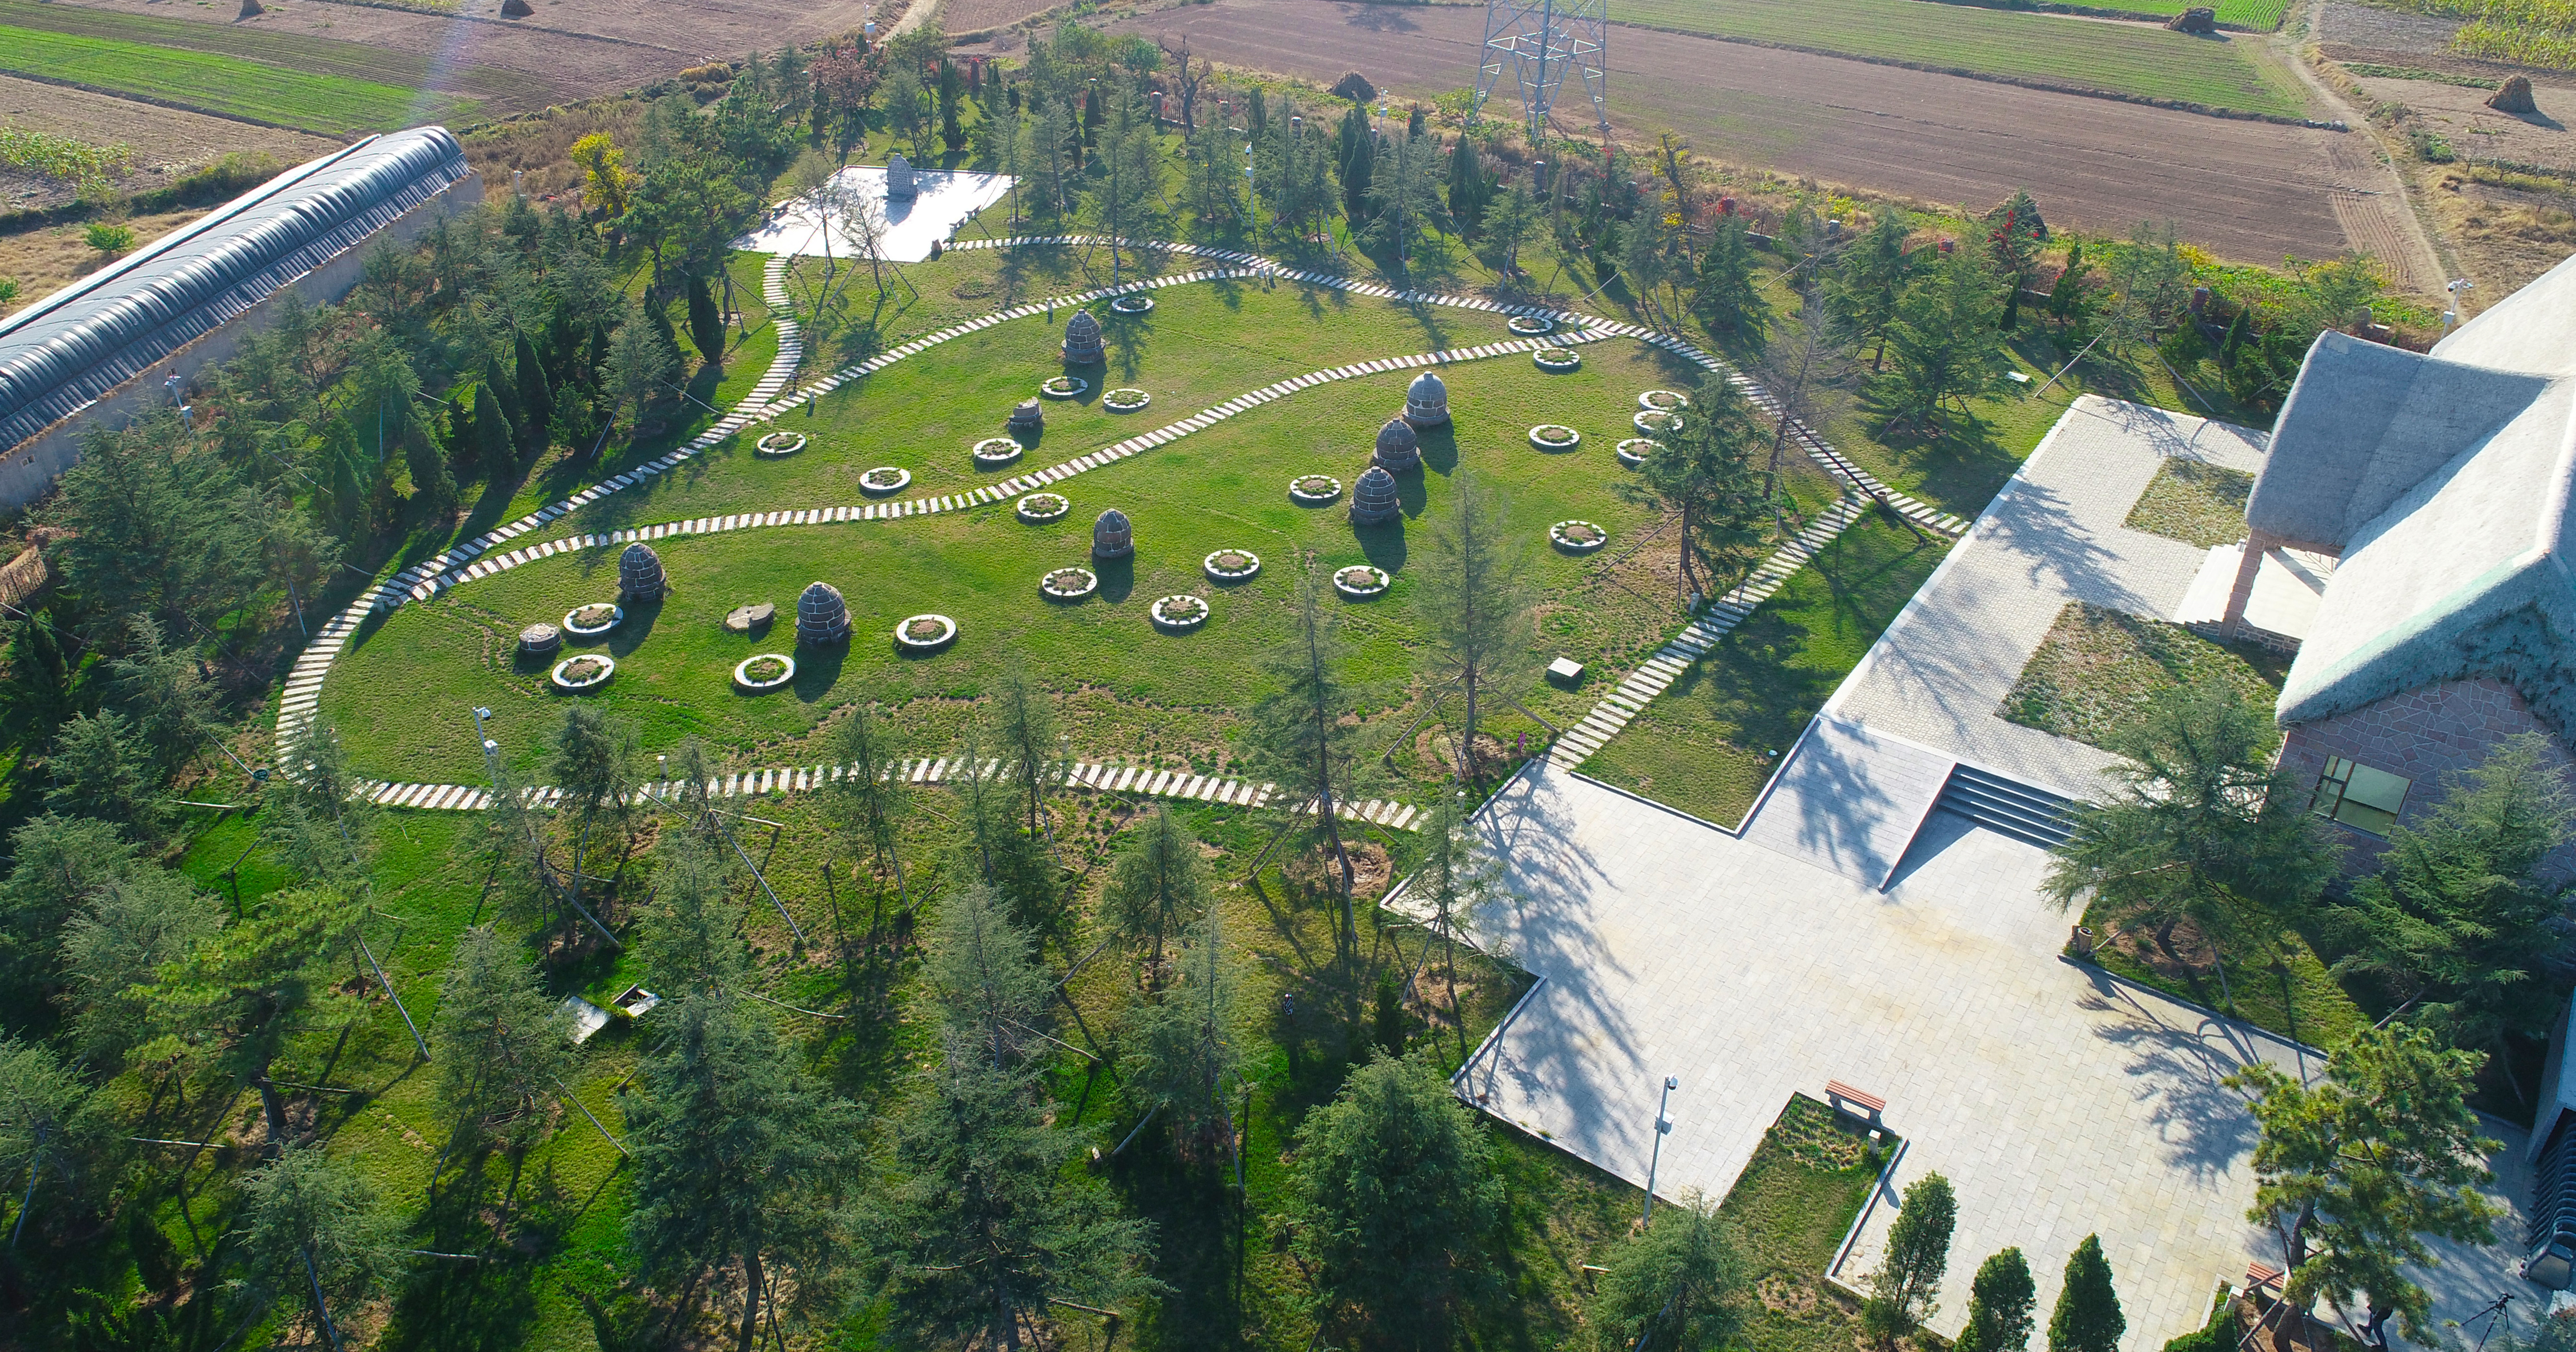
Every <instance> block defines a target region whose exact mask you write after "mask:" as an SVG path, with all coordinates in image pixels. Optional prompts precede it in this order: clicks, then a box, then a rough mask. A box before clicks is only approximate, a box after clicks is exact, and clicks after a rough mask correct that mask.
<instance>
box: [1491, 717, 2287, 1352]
mask: <svg viewBox="0 0 2576 1352" xmlns="http://www.w3.org/2000/svg"><path fill="white" fill-rule="evenodd" d="M1482 821H1483V825H1484V829H1485V831H1486V832H1487V834H1488V837H1489V839H1490V840H1491V841H1492V842H1493V844H1494V846H1495V848H1496V849H1497V850H1498V851H1499V852H1500V853H1501V855H1502V857H1503V858H1504V859H1505V860H1506V861H1507V862H1508V866H1509V871H1510V880H1511V883H1512V887H1513V890H1514V892H1515V893H1516V894H1517V895H1516V897H1515V898H1514V899H1513V900H1511V901H1509V902H1505V903H1499V904H1497V905H1496V906H1495V907H1494V908H1492V909H1491V911H1490V912H1489V913H1488V914H1486V915H1485V916H1483V917H1481V918H1480V924H1481V927H1482V933H1481V934H1480V936H1479V938H1480V940H1481V941H1482V942H1484V943H1486V944H1488V945H1490V946H1492V947H1495V948H1497V949H1500V950H1502V951H1506V952H1508V953H1509V954H1510V955H1511V956H1512V958H1513V959H1514V960H1515V961H1517V962H1518V963H1519V964H1521V965H1522V966H1523V967H1524V968H1526V969H1527V970H1529V971H1531V972H1533V973H1535V974H1537V975H1538V976H1540V977H1542V978H1544V980H1543V982H1542V984H1540V985H1539V986H1538V988H1537V989H1536V990H1535V991H1534V992H1533V993H1532V994H1531V996H1530V997H1529V999H1528V1000H1527V1001H1526V1003H1525V1004H1524V1005H1523V1006H1522V1008H1521V1009H1520V1010H1519V1011H1518V1012H1517V1014H1516V1015H1515V1016H1514V1017H1513V1018H1512V1019H1511V1020H1510V1021H1509V1022H1508V1023H1507V1024H1506V1025H1505V1027H1504V1028H1503V1030H1502V1032H1501V1033H1500V1035H1499V1036H1498V1038H1497V1039H1496V1040H1495V1041H1494V1043H1493V1044H1492V1045H1491V1046H1489V1048H1488V1049H1487V1050H1486V1052H1485V1053H1484V1055H1483V1056H1482V1058H1480V1060H1479V1061H1477V1062H1476V1063H1475V1064H1473V1065H1471V1066H1470V1068H1469V1070H1468V1071H1467V1073H1466V1075H1465V1077H1464V1078H1463V1079H1462V1081H1461V1086H1460V1087H1461V1089H1462V1090H1463V1091H1465V1092H1467V1093H1468V1094H1469V1095H1470V1097H1471V1098H1476V1099H1479V1100H1480V1102H1481V1106H1483V1107H1484V1108H1485V1109H1486V1110H1487V1111H1489V1112H1491V1113H1493V1114H1495V1115H1496V1116H1498V1117H1501V1118H1503V1119H1505V1120H1507V1121H1510V1122H1512V1123H1515V1124H1517V1125H1519V1126H1520V1127H1521V1128H1522V1129H1524V1130H1527V1131H1530V1132H1533V1133H1539V1134H1543V1135H1544V1136H1545V1137H1546V1138H1547V1139H1549V1140H1551V1141H1553V1142H1554V1143H1555V1144H1556V1145H1558V1146H1560V1147H1562V1148H1564V1149H1566V1150H1569V1151H1571V1152H1573V1153H1574V1154H1575V1155H1577V1156H1579V1157H1581V1158H1583V1159H1585V1160H1588V1161H1590V1162H1591V1163H1593V1164H1595V1165H1598V1166H1600V1167H1601V1168H1603V1169H1606V1170H1608V1171H1609V1172H1611V1173H1613V1174H1615V1175H1617V1176H1619V1177H1621V1178H1624V1179H1627V1180H1628V1181H1630V1182H1632V1183H1637V1184H1641V1185H1642V1184H1643V1183H1644V1182H1645V1180H1646V1170H1647V1162H1648V1154H1649V1150H1650V1147H1651V1145H1652V1142H1653V1130H1652V1124H1653V1122H1654V1117H1655V1104H1656V1099H1657V1096H1658V1093H1659V1088H1660V1086H1661V1084H1662V1079H1663V1077H1664V1076H1666V1075H1674V1076H1678V1077H1679V1078H1680V1080H1681V1087H1680V1089H1679V1090H1678V1091H1677V1092H1675V1093H1674V1095H1673V1099H1672V1122H1673V1129H1672V1132H1671V1134H1670V1135H1669V1136H1668V1137H1666V1139H1665V1141H1664V1147H1663V1155H1662V1161H1661V1165H1660V1169H1659V1172H1658V1177H1657V1182H1656V1192H1657V1193H1658V1194H1659V1195H1661V1196H1664V1197H1667V1198H1672V1197H1678V1196H1680V1195H1682V1194H1683V1193H1686V1192H1689V1191H1692V1190H1697V1191H1700V1192H1702V1193H1705V1194H1706V1195H1708V1196H1710V1197H1712V1198H1714V1197H1718V1196H1722V1195H1723V1194H1724V1193H1725V1192H1726V1191H1727V1189H1728V1188H1729V1187H1731V1186H1732V1185H1733V1184H1734V1182H1735V1178H1736V1175H1737V1174H1738V1173H1740V1172H1741V1171H1742V1170H1743V1167H1744V1165H1745V1162H1746V1161H1747V1160H1748V1159H1749V1158H1750V1157H1751V1156H1752V1153H1753V1150H1754V1147H1755V1146H1756V1145H1757V1144H1759V1143H1760V1141H1761V1139H1762V1133H1763V1131H1764V1130H1765V1129H1766V1128H1767V1127H1768V1126H1769V1125H1770V1124H1771V1122H1772V1120H1773V1119H1774V1118H1776V1117H1777V1116H1778V1115H1779V1112H1780V1109H1781V1106H1782V1105H1783V1104H1784V1103H1785V1102H1786V1101H1787V1100H1788V1098H1789V1096H1790V1095H1791V1094H1793V1093H1799V1092H1804V1093H1806V1094H1809V1095H1812V1096H1816V1097H1819V1098H1821V1097H1822V1096H1823V1094H1824V1088H1825V1082H1826V1081H1827V1080H1829V1079H1832V1080H1842V1081H1844V1082H1846V1083H1848V1084H1852V1085H1855V1086H1857V1087H1859V1088H1861V1089H1863V1090H1866V1091H1868V1092H1870V1093H1874V1094H1877V1095H1880V1096H1882V1097H1884V1098H1886V1099H1887V1100H1888V1108H1887V1112H1886V1118H1885V1120H1886V1123H1887V1125H1888V1127H1889V1128H1890V1129H1892V1130H1894V1131H1895V1132H1897V1133H1898V1134H1899V1135H1902V1136H1905V1137H1907V1138H1908V1139H1909V1141H1910V1142H1911V1144H1910V1146H1909V1149H1908V1152H1907V1154H1906V1155H1905V1157H1904V1159H1903V1160H1902V1162H1901V1164H1900V1166H1899V1169H1898V1172H1897V1176H1896V1178H1895V1179H1894V1180H1893V1185H1894V1186H1895V1187H1896V1188H1899V1189H1901V1188H1902V1187H1903V1186H1904V1184H1905V1183H1907V1182H1908V1181H1910V1180H1911V1179H1913V1178H1916V1177H1920V1176H1921V1175H1922V1174H1924V1173H1927V1172H1930V1171H1933V1170H1938V1171H1940V1172H1941V1173H1943V1174H1946V1175H1948V1176H1949V1178H1950V1179H1951V1181H1952V1183H1953V1184H1954V1185H1955V1186H1956V1188H1957V1190H1958V1194H1959V1225H1958V1231H1957V1239H1956V1241H1955V1242H1954V1243H1953V1245H1952V1247H1951V1268H1950V1273H1949V1277H1948V1279H1947V1280H1946V1281H1945V1282H1944V1283H1943V1290H1944V1292H1945V1297H1944V1299H1943V1301H1942V1308H1941V1312H1940V1314H1939V1315H1938V1316H1937V1317H1936V1318H1935V1319H1934V1320H1933V1321H1932V1323H1933V1328H1934V1329H1935V1330H1936V1331H1938V1332H1940V1333H1942V1334H1944V1335H1945V1336H1955V1335H1956V1334H1957V1333H1958V1331H1959V1329H1960V1327H1961V1323H1962V1320H1963V1318H1964V1316H1965V1314H1966V1310H1967V1289H1968V1281H1969V1278H1970V1277H1971V1276H1972V1275H1973V1274H1974V1272H1975V1270H1976V1265H1977V1264H1978V1263H1979V1262H1981V1261H1982V1260H1983V1259H1984V1258H1985V1256H1986V1255H1987V1254H1989V1253H1992V1252H1994V1251H1995V1250H1997V1249H2000V1248H2003V1247H2005V1246H2007V1245H2019V1246H2020V1247H2021V1248H2022V1250H2023V1252H2024V1253H2026V1254H2028V1255H2029V1256H2030V1260H2031V1267H2032V1269H2033V1271H2034V1274H2035V1275H2036V1276H2037V1277H2038V1279H2039V1284H2040V1302H2041V1303H2040V1309H2041V1310H2042V1311H2043V1313H2044V1312H2045V1311H2046V1310H2048V1309H2049V1308H2050V1306H2051V1303H2052V1302H2054V1301H2055V1299H2056V1293H2057V1285H2058V1279H2059V1271H2060V1269H2061V1268H2062V1267H2063V1265H2064V1263H2065V1257H2066V1254H2067V1252H2068V1251H2069V1250H2071V1249H2072V1248H2073V1247H2074V1246H2075V1244H2076V1243H2077V1242H2079V1241H2080V1240H2082V1239H2083V1238H2084V1236H2085V1235H2086V1234H2088V1233H2093V1232H2099V1233H2100V1234H2101V1236H2102V1240H2103V1244H2104V1247H2105V1250H2106V1252H2108V1254H2109V1255H2110V1257H2111V1261H2112V1264H2113V1267H2114V1269H2115V1271H2116V1274H2117V1282H2118V1287H2119V1292H2120V1298H2121V1302H2122V1304H2123V1305H2124V1306H2125V1307H2126V1309H2127V1312H2128V1318H2129V1331H2128V1337H2127V1339H2126V1340H2125V1341H2124V1343H2123V1347H2124V1348H2126V1349H2130V1352H2137V1350H2138V1349H2153V1348H2158V1347H2161V1346H2162V1345H2163V1344H2164V1342H2165V1341H2166V1340H2167V1339H2169V1338H2172V1337H2174V1336H2175V1335H2177V1334H2180V1333H2183V1332H2185V1331H2187V1330H2189V1329H2191V1328H2194V1327H2197V1326H2198V1325H2199V1324H2200V1323H2201V1321H2202V1320H2203V1318H2204V1317H2205V1316H2206V1313H2207V1311H2208V1308H2209V1305H2208V1302H2209V1298H2210V1293H2211V1290H2212V1289H2213V1287H2214V1284H2215V1283H2216V1282H2218V1281H2219V1280H2220V1279H2222V1278H2226V1279H2231V1280H2238V1281H2241V1280H2242V1279H2243V1276H2244V1272H2245V1265H2246V1261H2247V1259H2248V1258H2249V1257H2254V1256H2258V1255H2261V1254H2263V1253H2264V1252H2266V1251H2267V1250H2268V1249H2269V1248H2270V1247H2272V1246H2270V1245H2269V1243H2268V1242H2267V1241H2265V1240H2264V1238H2263V1237H2262V1235H2261V1234H2260V1233H2259V1232H2257V1231H2256V1230H2255V1229H2254V1228H2253V1227H2251V1226H2250V1225H2248V1224H2247V1222H2246V1221H2245V1220H2244V1211H2245V1208H2246V1206H2247V1205H2248V1203H2250V1202H2251V1200H2252V1197H2253V1188H2254V1183H2253V1177H2252V1174H2251V1172H2250V1171H2249V1169H2248V1168H2247V1166H2246V1159H2247V1156H2248V1155H2249V1153H2250V1152H2251V1150H2252V1149H2253V1145H2254V1139H2255V1132H2254V1124H2253V1121H2252V1119H2251V1118H2250V1117H2249V1116H2248V1115H2247V1114H2246V1113H2245V1111H2244V1108H2243V1106H2242V1104H2241V1102H2240V1100H2239V1099H2238V1097H2237V1095H2236V1094H2235V1093H2234V1092H2233V1091H2231V1090H2228V1089H2227V1088H2225V1087H2224V1086H2222V1085H2221V1084H2219V1082H2218V1081H2219V1080H2220V1078H2221V1077H2223V1076H2224V1075H2226V1074H2227V1073H2228V1072H2230V1071H2231V1070H2233V1069H2235V1068H2237V1067H2238V1066H2241V1065H2243V1064H2245V1063H2246V1061H2247V1060H2248V1058H2250V1057H2256V1056H2259V1057H2262V1058H2264V1059H2266V1060H2270V1061H2272V1062H2274V1063H2276V1064H2279V1065H2282V1066H2284V1067H2287V1068H2290V1069H2292V1070H2293V1071H2294V1072H2295V1071H2296V1069H2297V1068H2298V1066H2299V1064H2300V1060H2301V1058H2300V1055H2299V1053H2298V1051H2297V1049H2295V1048H2294V1047H2292V1046H2291V1045H2290V1044H2288V1043H2285V1042H2283V1041H2281V1040H2279V1039H2276V1038H2273V1037H2271V1036H2269V1035H2266V1034H2263V1033H2261V1032H2259V1031H2256V1030H2253V1029H2250V1028H2248V1027H2245V1026H2243V1025H2240V1024H2235V1023H2231V1022H2226V1021H2222V1020H2218V1019H2216V1018H2214V1017H2212V1016H2210V1015H2208V1014H2206V1013H2205V1012H2204V1011H2201V1010H2198V1009H2195V1008H2193V1007H2191V1006H2188V1005H2184V1004H2180V1003H2177V1002H2175V1001H2171V1000H2168V999H2166V998H2164V997H2162V996H2159V995H2156V994H2153V993H2151V992H2146V991H2142V990H2139V989H2137V988H2135V987H2132V986H2129V985H2127V984H2125V983H2121V982H2119V981H2116V980H2115V979H2113V978H2111V977H2109V976H2106V975H2104V974H2103V973H2101V972H2099V971H2097V970H2095V969H2092V968H2087V967H2083V966H2079V965H2076V964H2073V963H2069V962H2066V961H2063V960H2061V959H2060V958H2059V957H2058V956H2057V954H2058V949H2059V946H2060V945H2061V944H2062V943H2063V942H2064V939H2065V936H2066V932H2067V931H2066V925H2067V922H2066V920H2065V919H2064V918H2063V917H2062V916H2060V915H2058V914H2057V913H2056V912H2054V911H2052V910H2050V909H2049V908H2048V907H2047V906H2045V905H2044V904H2043V903H2042V902H2041V901H2039V900H2038V894H2037V884H2038V882H2039V879H2040V875H2041V873H2042V872H2043V871H2044V870H2045V868H2046V866H2047V855H2046V854H2045V853H2044V852H2043V851H2041V850H2039V849H2038V848H2036V847H2034V846H2030V845H2025V844H2022V843H2020V842H2018V841H2015V840H2012V839H2009V838H2007V837H2004V836H2001V835H1998V834H1996V833H1994V832H1991V831H1987V830H1983V829H1979V828H1976V827H1973V826H1971V825H1970V824H1969V823H1968V822H1967V821H1965V819H1963V818H1959V817H1956V816H1953V815H1950V814H1947V813H1940V814H1935V815H1934V817H1933V818H1932V819H1931V821H1930V822H1928V823H1927V824H1926V825H1925V827H1924V830H1923V832H1922V834H1921V836H1920V837H1919V838H1918V839H1917V841H1916V843H1915V846H1914V848H1913V850H1912V851H1911V852H1910V853H1909V854H1908V855H1907V856H1906V858H1905V860H1904V862H1903V863H1902V864H1901V865H1900V866H1899V868H1898V869H1897V873H1896V877H1895V879H1894V881H1893V883H1892V884H1891V885H1890V886H1889V888H1888V889H1887V890H1886V891H1885V892H1881V891H1878V890H1877V889H1876V888H1874V887H1872V886H1870V885H1867V884H1864V883H1861V882H1857V881H1853V880H1850V879H1847V878H1845V877H1842V876H1838V875H1837V874H1835V873H1833V872H1829V871H1827V870H1825V869H1822V868H1818V867H1815V866H1813V865H1811V864H1808V863H1804V862H1801V861H1799V860H1797V859H1793V858H1791V857H1789V856H1788V855H1785V854H1781V853H1777V852H1774V851H1772V850H1768V849H1764V848H1762V847H1761V846H1759V845H1756V844H1753V843H1752V842H1750V841H1747V840H1742V839H1739V838H1737V837H1734V836H1731V835H1728V834H1726V833H1724V832H1722V831H1716V830H1712V829H1709V828H1707V827H1704V826H1700V825H1698V824H1695V823H1692V822H1690V821H1687V820H1685V819H1683V818H1681V817H1678V816H1676V815H1674V814H1672V813H1669V812H1665V811H1663V810H1661V809H1659V808H1656V807H1654V806H1653V805H1651V804H1648V803H1646V802H1644V801H1642V800H1639V799H1636V798H1632V797H1630V796H1628V795H1625V794H1622V793H1619V792H1617V791H1616V790H1613V789H1610V788H1608V787H1606V786H1603V785H1599V784H1596V783H1594V782H1592V781H1590V780H1587V779H1583V778H1581V777H1580V776H1576V775H1572V774H1569V773H1566V772H1563V771H1560V770H1554V769H1551V768H1549V767H1546V766H1533V767H1532V768H1531V770H1530V771H1529V772H1528V773H1526V774H1525V775H1523V776H1522V777H1521V778H1519V779H1517V780H1515V781H1513V783H1512V784H1511V785H1510V786H1509V787H1508V788H1506V789H1505V790H1504V791H1503V792H1502V794H1501V795H1500V796H1499V797H1498V798H1497V799H1496V800H1495V801H1494V803H1493V804H1492V805H1491V806H1490V807H1489V808H1488V809H1487V811H1486V814H1485V816H1484V817H1483V819H1482ZM2308 1063H2309V1065H2310V1067H2311V1068H2312V1069H2313V1066H2314V1059H2313V1058H2312V1057H2311V1058H2308ZM1889 1219H1890V1208H1889V1207H1888V1206H1886V1205H1884V1204H1883V1203H1882V1205H1880V1206H1878V1207H1877V1208H1876V1209H1875V1211H1874V1212H1873V1214H1872V1216H1871V1219H1870V1223H1869V1225H1868V1227H1867V1228H1866V1229H1865V1231H1864V1233H1863V1235H1862V1238H1861V1242H1860V1244H1859V1245H1858V1246H1857V1249H1856V1251H1855V1253H1854V1254H1853V1256H1852V1257H1851V1258H1850V1259H1848V1260H1846V1262H1845V1263H1844V1265H1843V1273H1844V1275H1845V1277H1846V1278H1847V1279H1854V1278H1855V1277H1856V1274H1859V1273H1865V1272H1867V1271H1869V1270H1870V1269H1871V1268H1873V1267H1874V1266H1875V1265H1876V1262H1877V1259H1876V1256H1875V1247H1876V1244H1877V1243H1878V1241H1879V1237H1880V1236H1882V1235H1883V1234H1884V1232H1885V1227H1886V1223H1887V1221H1888V1220H1889Z"/></svg>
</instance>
